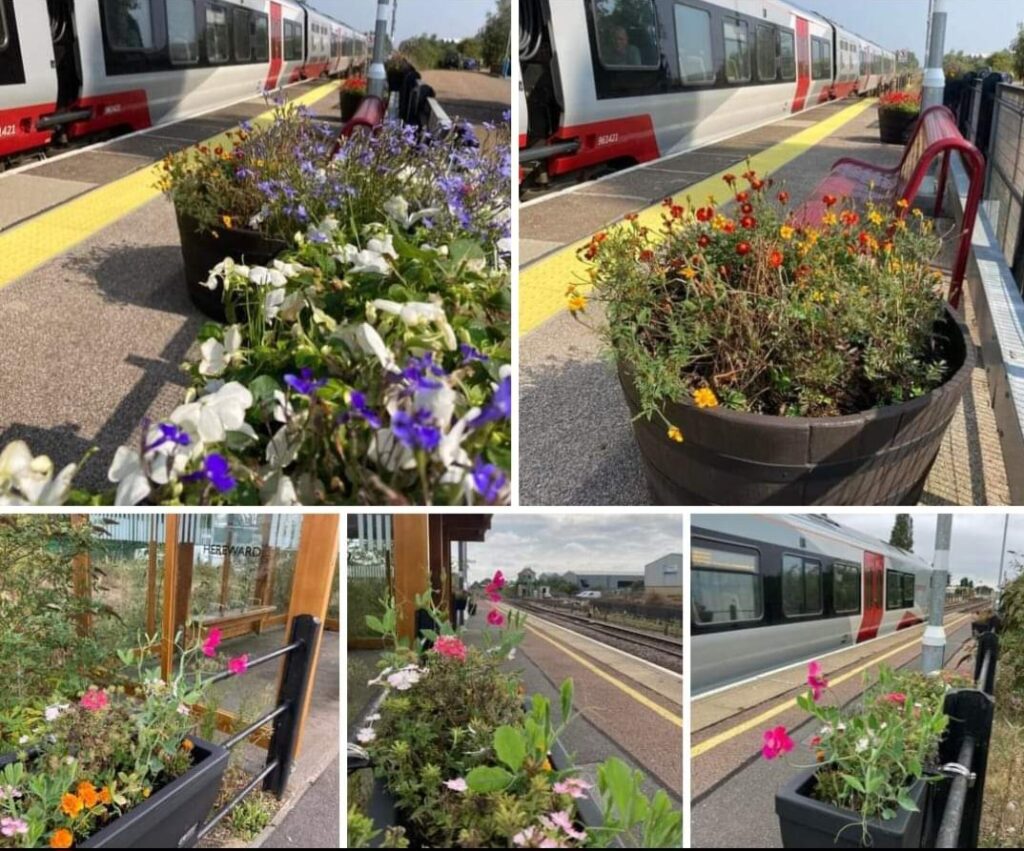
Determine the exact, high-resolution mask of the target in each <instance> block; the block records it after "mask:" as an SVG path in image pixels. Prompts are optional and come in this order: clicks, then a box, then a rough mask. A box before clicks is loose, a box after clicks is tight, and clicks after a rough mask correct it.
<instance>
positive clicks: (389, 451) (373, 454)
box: [366, 426, 416, 473]
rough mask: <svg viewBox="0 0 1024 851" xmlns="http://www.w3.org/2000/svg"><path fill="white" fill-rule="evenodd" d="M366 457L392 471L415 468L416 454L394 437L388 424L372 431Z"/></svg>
mask: <svg viewBox="0 0 1024 851" xmlns="http://www.w3.org/2000/svg"><path fill="white" fill-rule="evenodd" d="M366 457H367V458H368V459H369V460H370V461H371V462H372V463H374V464H377V465H379V466H381V467H383V468H384V469H385V470H388V471H389V472H392V473H394V472H396V471H398V470H415V469H416V455H415V454H414V453H413V451H412V449H410V448H409V447H408V446H406V445H405V444H404V443H402V441H400V440H399V439H398V438H396V437H395V434H394V432H393V431H392V430H391V427H390V426H387V427H386V428H380V429H377V430H376V431H374V433H373V437H371V438H370V445H369V446H368V447H367V450H366Z"/></svg>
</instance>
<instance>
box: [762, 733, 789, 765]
mask: <svg viewBox="0 0 1024 851" xmlns="http://www.w3.org/2000/svg"><path fill="white" fill-rule="evenodd" d="M762 741H763V746H762V747H761V755H762V756H763V757H764V758H765V759H775V758H776V757H777V756H780V755H781V754H784V753H789V752H790V751H791V750H793V740H792V739H791V738H790V737H789V735H788V734H787V733H786V728H785V727H783V726H781V725H780V726H778V727H773V728H772V729H771V730H765V731H764V736H763V737H762Z"/></svg>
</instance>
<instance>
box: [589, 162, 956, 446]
mask: <svg viewBox="0 0 1024 851" xmlns="http://www.w3.org/2000/svg"><path fill="white" fill-rule="evenodd" d="M725 180H726V182H727V183H728V184H729V186H730V187H731V188H732V189H733V190H734V191H735V201H736V204H737V206H738V209H737V210H736V212H735V213H734V215H733V216H730V215H727V214H726V213H725V212H724V211H723V210H722V209H719V208H716V207H715V205H714V204H713V203H708V204H706V205H704V206H699V205H694V204H693V203H692V202H689V201H688V205H687V207H685V208H684V207H683V206H678V205H675V204H673V202H672V201H671V199H667V200H666V202H665V210H664V212H663V214H662V217H661V218H662V224H661V227H660V228H659V229H658V230H657V231H655V230H653V229H651V228H648V227H644V226H642V225H641V224H640V222H639V221H638V220H637V217H636V216H635V215H631V216H628V217H627V219H628V221H626V222H625V223H624V224H622V225H620V226H618V227H615V228H613V229H610V230H608V231H603V232H601V233H598V234H597V235H595V236H594V237H593V239H592V240H591V242H590V243H589V244H588V245H587V246H585V247H583V248H582V249H581V256H582V257H583V259H584V260H585V261H587V262H588V263H589V264H590V270H589V271H590V279H591V281H592V283H593V296H592V297H593V298H594V299H595V300H597V301H599V302H601V303H602V304H603V306H604V308H605V322H604V324H603V327H602V331H603V336H604V338H605V340H606V341H607V344H608V345H609V347H610V349H611V350H612V352H613V353H614V354H615V356H616V357H617V358H618V360H619V361H620V362H621V363H624V364H626V365H627V366H628V367H629V368H630V369H631V370H632V371H633V374H634V377H635V383H636V387H637V390H638V392H639V396H640V401H641V406H642V409H643V413H644V415H645V416H647V417H651V416H653V415H655V414H659V415H660V409H661V407H662V406H663V405H665V404H666V403H669V402H679V401H683V402H687V401H691V400H692V403H693V404H696V405H698V406H701V407H708V406H714V405H719V404H721V405H724V406H725V407H728V408H730V409H733V410H737V411H749V412H753V413H761V414H775V415H782V416H836V415H841V414H850V413H856V412H860V411H864V410H868V409H870V408H875V407H880V406H884V405H890V404H894V403H898V402H902V401H905V400H907V399H911V398H914V397H916V396H920V395H922V394H924V393H927V392H928V391H929V390H931V389H933V388H935V387H937V386H938V385H939V384H941V383H942V382H943V380H944V379H945V378H946V375H947V371H948V370H947V365H946V364H945V363H944V362H943V361H942V360H941V357H940V356H939V354H938V349H939V344H938V341H937V340H936V338H935V334H934V331H935V324H936V321H937V320H938V319H939V318H940V317H941V316H942V313H943V310H944V307H943V298H942V286H941V285H942V278H941V275H939V274H938V273H937V272H934V271H932V270H931V269H929V261H930V260H931V259H932V258H933V257H934V256H935V254H936V253H937V251H938V248H939V241H938V239H937V238H936V236H935V235H934V233H933V225H932V223H931V222H930V221H926V220H924V218H923V216H922V214H921V212H920V211H919V210H914V211H913V215H912V216H905V215H904V214H905V212H906V209H905V208H903V209H901V210H899V211H898V212H897V213H896V215H891V214H889V213H887V212H885V211H884V210H882V209H881V208H879V207H878V206H876V205H874V204H872V203H868V205H867V209H866V210H865V212H864V213H863V214H862V213H858V212H857V211H855V210H854V209H852V208H851V207H849V206H846V205H844V204H841V203H840V202H839V200H838V199H836V198H832V197H830V196H826V198H825V202H826V204H827V206H828V211H827V213H826V214H825V216H824V219H823V222H822V224H821V226H820V227H811V226H804V225H798V224H796V222H795V220H794V213H793V211H792V210H791V209H790V208H789V196H788V193H787V192H785V191H784V190H783V191H780V192H774V191H772V181H771V180H770V179H762V178H759V177H758V176H757V175H756V174H755V173H754V172H752V171H748V172H747V173H746V174H745V175H744V176H743V178H742V180H743V182H745V183H746V184H747V186H746V187H744V188H740V187H739V186H737V185H736V184H737V183H739V180H738V179H737V178H736V177H734V176H733V175H731V174H730V175H726V176H725ZM734 216H735V217H734ZM586 306H587V296H586V295H585V294H584V293H583V292H582V291H581V290H580V289H579V288H578V287H576V286H573V287H571V288H570V291H569V308H570V310H572V311H573V314H574V315H576V316H580V315H581V314H582V313H583V312H584V311H585V310H586ZM667 425H668V426H669V427H670V434H671V423H667ZM677 437H678V436H677Z"/></svg>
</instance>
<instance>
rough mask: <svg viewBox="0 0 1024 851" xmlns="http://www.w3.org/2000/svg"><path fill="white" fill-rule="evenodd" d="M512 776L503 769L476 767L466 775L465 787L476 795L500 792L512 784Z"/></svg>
mask: <svg viewBox="0 0 1024 851" xmlns="http://www.w3.org/2000/svg"><path fill="white" fill-rule="evenodd" d="M512 779H513V778H512V775H511V774H509V773H508V772H507V771H505V769H504V768H498V767H497V766H493V765H478V766H477V767H476V768H474V769H473V770H472V771H470V772H469V774H467V775H466V785H467V786H469V788H470V789H472V790H473V791H474V792H476V793H477V794H478V795H486V794H488V793H490V792H500V791H501V790H502V789H505V788H506V787H507V786H508V785H509V784H510V783H511V782H512Z"/></svg>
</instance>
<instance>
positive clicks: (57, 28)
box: [46, 0, 82, 110]
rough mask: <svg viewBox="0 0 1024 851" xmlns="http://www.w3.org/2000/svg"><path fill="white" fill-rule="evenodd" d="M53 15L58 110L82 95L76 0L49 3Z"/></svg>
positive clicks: (51, 25) (48, 1)
mask: <svg viewBox="0 0 1024 851" xmlns="http://www.w3.org/2000/svg"><path fill="white" fill-rule="evenodd" d="M46 6H47V10H48V12H49V15H50V37H51V39H52V41H53V61H54V68H55V69H56V71H57V109H58V110H62V109H66V108H67V107H69V106H71V104H73V103H74V102H75V101H76V100H77V99H78V96H79V95H80V94H81V92H82V70H81V65H80V62H79V58H78V39H77V38H75V10H74V3H73V2H72V0H46Z"/></svg>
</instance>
